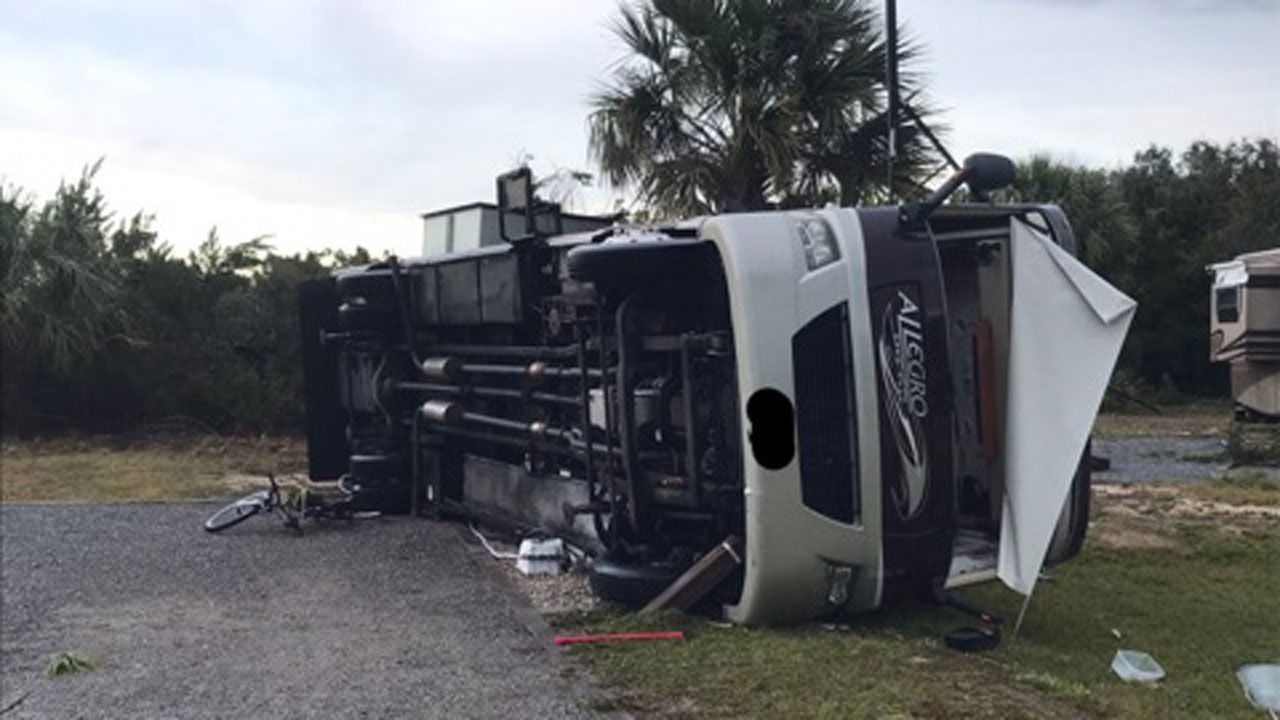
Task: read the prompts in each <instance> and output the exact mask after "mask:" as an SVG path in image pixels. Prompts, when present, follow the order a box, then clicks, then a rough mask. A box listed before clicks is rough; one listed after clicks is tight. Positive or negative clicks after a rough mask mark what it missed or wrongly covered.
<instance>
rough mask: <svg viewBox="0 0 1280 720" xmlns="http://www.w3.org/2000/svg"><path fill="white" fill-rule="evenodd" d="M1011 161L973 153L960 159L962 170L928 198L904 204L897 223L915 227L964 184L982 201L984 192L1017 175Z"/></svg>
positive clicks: (1009, 180) (1003, 183)
mask: <svg viewBox="0 0 1280 720" xmlns="http://www.w3.org/2000/svg"><path fill="white" fill-rule="evenodd" d="M1017 174H1018V173H1017V169H1016V168H1014V165H1013V161H1012V160H1010V159H1009V158H1007V157H1005V156H1003V155H996V154H994V153H974V154H972V155H970V156H969V157H967V158H965V159H964V167H962V168H960V169H959V170H957V171H956V172H955V173H954V174H953V175H952V176H951V177H949V178H947V179H946V181H945V182H943V183H942V185H941V186H939V187H938V189H937V190H934V191H933V193H931V194H930V195H929V197H927V198H925V199H924V200H922V201H920V202H918V203H908V204H906V205H902V206H900V207H899V208H898V222H900V223H902V224H903V225H906V226H907V227H915V226H916V225H919V224H920V223H922V222H924V221H925V220H927V219H928V218H929V215H930V214H931V213H932V212H933V211H934V210H937V209H938V206H939V205H941V204H942V203H944V202H946V200H947V198H949V197H951V194H952V193H954V192H955V191H956V190H957V189H959V187H960V185H961V184H967V185H968V186H969V190H970V191H972V192H973V194H974V196H975V197H976V199H978V200H986V197H987V193H989V192H991V191H992V190H999V189H1000V188H1003V187H1008V186H1009V184H1010V183H1012V182H1013V178H1014V177H1015V176H1016V175H1017Z"/></svg>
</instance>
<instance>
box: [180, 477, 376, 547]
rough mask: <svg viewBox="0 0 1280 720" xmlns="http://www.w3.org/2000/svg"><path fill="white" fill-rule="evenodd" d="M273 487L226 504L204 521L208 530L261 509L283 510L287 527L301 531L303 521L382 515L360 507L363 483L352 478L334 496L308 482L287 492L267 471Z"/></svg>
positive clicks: (342, 482)
mask: <svg viewBox="0 0 1280 720" xmlns="http://www.w3.org/2000/svg"><path fill="white" fill-rule="evenodd" d="M267 481H268V482H269V483H270V484H271V487H270V488H267V489H264V490H258V491H256V492H253V493H250V494H248V495H246V496H244V497H242V498H240V499H239V500H236V501H235V502H232V503H230V504H228V505H226V506H225V507H222V508H221V509H219V510H218V511H217V512H215V513H214V514H212V515H210V516H209V517H208V519H206V520H205V521H204V529H205V531H207V532H211V533H216V532H222V531H223V530H226V529H227V528H229V527H233V526H235V525H239V524H240V523H242V522H244V521H245V520H248V519H249V518H251V517H253V516H254V515H257V514H259V513H268V514H270V513H275V512H279V513H280V514H281V515H283V516H284V524H285V527H288V528H292V529H293V530H296V531H298V532H301V531H302V521H303V520H305V519H307V518H310V519H313V520H325V519H329V520H347V521H351V520H362V519H366V518H373V517H377V516H379V515H381V513H380V512H378V511H376V510H365V509H362V508H361V507H360V503H359V502H358V495H359V492H360V488H359V486H354V485H352V484H351V483H350V481H349V479H348V478H345V477H344V478H342V479H341V480H339V481H338V483H337V487H338V490H339V491H340V492H341V493H342V497H341V498H339V499H337V500H330V499H328V498H326V497H324V493H323V492H319V493H317V492H312V491H311V489H310V488H309V487H307V486H305V485H304V486H301V487H293V488H290V489H289V492H287V493H286V492H285V491H284V490H283V489H282V488H281V486H280V484H279V483H277V482H276V477H275V475H274V474H271V473H268V474H267Z"/></svg>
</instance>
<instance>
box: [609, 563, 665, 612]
mask: <svg viewBox="0 0 1280 720" xmlns="http://www.w3.org/2000/svg"><path fill="white" fill-rule="evenodd" d="M678 577H680V570H679V569H677V568H676V567H675V566H673V565H657V564H652V563H649V564H644V563H638V564H634V565H633V564H623V563H618V562H613V561H610V560H606V559H600V560H596V561H595V562H593V563H592V564H591V569H590V575H589V579H590V581H591V591H592V592H593V593H595V594H596V597H599V598H600V599H601V600H604V601H605V602H611V603H614V604H616V605H623V606H627V607H640V606H642V605H645V604H647V603H648V602H649V601H650V600H652V599H654V598H655V597H657V596H658V593H660V592H662V591H663V590H666V589H667V587H668V586H670V585H671V583H673V582H675V579H676V578H678Z"/></svg>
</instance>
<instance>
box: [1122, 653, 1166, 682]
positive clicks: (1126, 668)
mask: <svg viewBox="0 0 1280 720" xmlns="http://www.w3.org/2000/svg"><path fill="white" fill-rule="evenodd" d="M1111 669H1112V671H1114V672H1115V674H1116V675H1118V676H1120V679H1121V680H1124V681H1126V682H1141V683H1153V682H1156V681H1157V680H1160V679H1161V678H1163V677H1164V668H1162V667H1160V663H1158V662H1156V659H1155V658H1153V657H1151V656H1150V655H1148V654H1146V653H1144V652H1139V651H1137V650H1117V651H1116V656H1115V657H1114V658H1112V659H1111Z"/></svg>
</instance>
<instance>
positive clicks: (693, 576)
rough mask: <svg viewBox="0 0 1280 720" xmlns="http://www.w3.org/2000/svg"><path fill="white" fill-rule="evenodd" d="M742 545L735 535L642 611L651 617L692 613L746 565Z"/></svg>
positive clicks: (718, 546) (686, 572)
mask: <svg viewBox="0 0 1280 720" xmlns="http://www.w3.org/2000/svg"><path fill="white" fill-rule="evenodd" d="M741 548H742V543H741V541H740V540H738V538H736V537H733V536H732V535H731V536H729V537H727V538H725V539H724V541H723V542H721V543H720V544H719V545H717V546H715V547H714V548H712V549H711V551H710V552H708V553H707V554H706V555H703V556H702V557H701V558H699V559H698V561H697V562H696V563H694V564H693V565H691V566H689V569H688V570H685V571H684V573H682V574H681V575H680V577H678V578H676V579H675V582H673V583H671V584H670V585H669V586H667V589H666V590H663V591H662V592H660V593H658V596H657V597H655V598H654V599H653V600H651V601H650V602H649V604H648V605H645V606H644V608H642V609H641V610H640V614H641V615H649V614H651V613H655V612H658V611H659V610H681V611H684V610H688V609H689V608H691V607H693V606H694V605H696V604H697V603H698V601H699V600H701V599H702V598H704V597H706V596H707V595H708V594H709V593H710V592H711V591H712V590H715V589H716V587H718V586H719V585H720V583H722V582H724V581H725V579H726V578H728V577H729V576H730V575H731V574H733V571H734V570H737V569H738V567H740V566H741V565H742V549H741Z"/></svg>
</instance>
